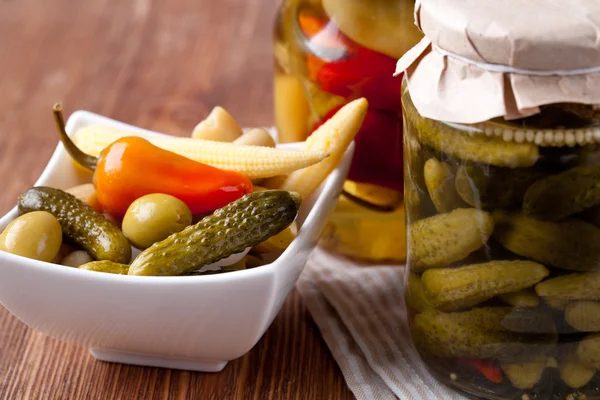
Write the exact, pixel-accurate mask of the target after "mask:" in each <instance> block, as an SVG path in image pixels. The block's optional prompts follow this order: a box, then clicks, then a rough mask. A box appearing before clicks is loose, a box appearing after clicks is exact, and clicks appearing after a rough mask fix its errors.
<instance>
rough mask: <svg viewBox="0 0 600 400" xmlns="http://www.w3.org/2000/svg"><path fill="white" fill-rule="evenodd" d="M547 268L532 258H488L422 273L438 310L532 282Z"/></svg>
mask: <svg viewBox="0 0 600 400" xmlns="http://www.w3.org/2000/svg"><path fill="white" fill-rule="evenodd" d="M548 273H549V272H548V270H547V269H546V268H545V267H544V266H543V265H541V264H538V263H535V262H533V261H521V260H516V261H490V262H487V263H482V264H474V265H467V266H464V267H457V268H438V269H430V270H427V271H425V273H423V277H422V279H423V285H424V287H425V292H426V293H427V296H428V298H429V299H430V300H431V302H432V304H433V305H434V306H435V307H436V308H437V309H439V310H443V311H455V310H460V309H464V308H469V307H472V306H474V305H476V304H479V303H481V302H483V301H486V300H489V299H491V298H493V297H495V296H497V295H499V294H503V293H510V292H514V291H516V290H521V289H525V288H529V287H532V286H534V285H535V284H536V283H538V282H540V281H541V280H542V279H544V278H545V277H546V276H548Z"/></svg>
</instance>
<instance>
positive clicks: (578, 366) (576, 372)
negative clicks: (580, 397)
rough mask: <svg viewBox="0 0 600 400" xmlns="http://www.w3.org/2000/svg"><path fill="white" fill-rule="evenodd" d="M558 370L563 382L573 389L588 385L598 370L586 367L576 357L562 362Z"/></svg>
mask: <svg viewBox="0 0 600 400" xmlns="http://www.w3.org/2000/svg"><path fill="white" fill-rule="evenodd" d="M558 370H559V371H560V378H561V379H562V381H563V382H564V383H565V384H566V385H567V386H569V387H571V388H573V389H579V388H580V387H582V386H585V385H587V384H588V383H589V381H591V380H592V378H593V377H594V375H595V374H596V369H594V368H590V367H587V366H585V365H584V364H582V363H581V362H580V361H579V360H578V359H577V358H576V357H569V358H567V359H566V360H564V361H561V362H560V363H559V364H558Z"/></svg>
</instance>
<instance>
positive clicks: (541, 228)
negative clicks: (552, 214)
mask: <svg viewBox="0 0 600 400" xmlns="http://www.w3.org/2000/svg"><path fill="white" fill-rule="evenodd" d="M493 216H494V221H495V224H496V225H495V230H494V238H495V239H496V240H497V241H498V242H500V244H502V245H503V246H504V247H505V248H506V249H508V250H510V251H512V252H513V253H515V254H518V255H520V256H523V257H527V258H531V259H533V260H535V261H538V262H540V263H542V264H544V265H547V266H554V267H557V268H562V269H566V270H572V271H592V270H594V269H596V268H598V267H600V251H598V249H599V248H598V243H600V229H599V228H596V227H595V226H593V225H591V224H588V223H586V222H583V221H580V220H576V219H568V220H564V221H561V222H548V221H539V220H536V219H533V218H529V217H526V216H523V215H518V214H508V213H506V212H503V211H495V212H494V213H493Z"/></svg>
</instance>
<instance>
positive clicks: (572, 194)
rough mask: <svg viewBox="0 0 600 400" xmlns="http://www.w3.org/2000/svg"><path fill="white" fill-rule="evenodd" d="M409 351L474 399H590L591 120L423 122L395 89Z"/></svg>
mask: <svg viewBox="0 0 600 400" xmlns="http://www.w3.org/2000/svg"><path fill="white" fill-rule="evenodd" d="M402 100H403V101H402V103H403V111H404V122H405V129H404V135H405V197H406V209H407V223H408V228H407V230H408V246H409V247H408V248H409V251H408V260H407V271H406V276H405V285H406V286H405V287H406V303H407V307H408V309H409V315H410V318H409V320H410V326H411V332H412V338H413V342H414V344H415V346H416V348H417V350H418V351H419V353H420V355H421V357H422V359H423V360H424V362H425V363H426V364H427V366H428V368H429V370H430V371H431V372H432V373H433V374H434V375H435V376H436V377H437V378H438V379H440V380H441V381H443V382H444V383H446V384H448V385H450V386H452V387H454V388H458V389H461V390H463V391H465V392H468V393H471V394H474V395H477V396H481V397H483V398H486V399H581V398H586V397H585V396H587V398H598V396H600V389H599V388H600V377H599V376H598V374H597V373H596V371H597V370H598V369H600V334H599V333H598V332H600V302H598V301H599V300H600V273H598V270H599V267H600V245H599V243H600V149H599V147H598V144H596V142H597V140H598V139H597V138H600V111H598V110H597V109H595V108H594V107H593V106H586V105H582V104H572V103H562V104H549V105H545V106H541V108H540V109H541V112H540V113H539V114H536V115H534V116H530V117H526V118H521V119H517V120H510V121H506V120H505V119H504V118H498V119H493V120H489V121H487V122H483V123H478V124H472V125H467V124H456V123H447V122H443V121H437V120H433V119H428V118H424V117H422V116H421V115H420V114H419V112H418V111H417V110H416V109H415V107H414V105H413V103H412V101H411V96H410V93H409V91H408V90H407V89H406V88H403V98H402Z"/></svg>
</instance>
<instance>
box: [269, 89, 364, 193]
mask: <svg viewBox="0 0 600 400" xmlns="http://www.w3.org/2000/svg"><path fill="white" fill-rule="evenodd" d="M368 106H369V104H368V103H367V100H366V99H364V98H360V99H358V100H354V101H352V102H350V103H348V104H346V105H345V106H344V107H342V108H341V109H340V110H339V111H338V112H337V113H335V115H334V116H333V117H331V118H330V119H329V120H328V121H327V122H325V123H324V124H323V125H321V126H320V127H319V128H317V130H315V131H314V132H313V134H312V135H311V136H310V137H309V138H308V139H307V140H306V142H305V143H304V149H305V150H307V151H320V152H327V153H329V154H330V156H329V157H328V158H327V159H326V160H324V161H321V162H320V163H318V164H316V165H313V166H311V167H309V168H305V169H302V170H298V171H294V172H293V173H291V174H290V175H289V176H288V177H287V178H286V179H285V181H284V182H283V183H282V184H281V186H280V188H281V189H284V190H290V191H294V192H298V193H300V195H301V196H302V198H303V199H306V198H307V197H308V196H310V195H311V194H312V193H313V192H314V191H315V190H316V189H317V188H318V187H319V185H320V184H321V183H322V182H323V181H324V180H325V178H327V176H328V175H329V174H330V173H331V171H333V170H334V169H335V167H336V166H337V165H338V163H339V162H340V159H341V158H342V156H343V155H344V152H345V151H346V149H347V148H348V146H349V145H350V142H352V140H354V137H355V136H356V134H357V133H358V131H359V129H360V127H361V125H362V123H363V120H364V119H365V116H366V114H367V108H368Z"/></svg>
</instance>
